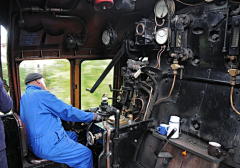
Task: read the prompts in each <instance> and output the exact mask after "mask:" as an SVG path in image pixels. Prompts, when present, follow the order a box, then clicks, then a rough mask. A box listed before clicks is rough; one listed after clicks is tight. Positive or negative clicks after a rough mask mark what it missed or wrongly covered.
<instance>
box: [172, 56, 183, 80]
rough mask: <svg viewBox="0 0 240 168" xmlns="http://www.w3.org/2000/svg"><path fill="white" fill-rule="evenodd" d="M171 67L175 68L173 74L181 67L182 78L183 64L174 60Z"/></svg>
mask: <svg viewBox="0 0 240 168" xmlns="http://www.w3.org/2000/svg"><path fill="white" fill-rule="evenodd" d="M171 68H172V70H173V74H174V75H176V74H177V70H178V69H181V73H180V79H182V74H183V68H184V66H183V65H179V64H178V61H177V60H174V61H173V64H172V65H171Z"/></svg>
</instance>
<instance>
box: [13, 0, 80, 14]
mask: <svg viewBox="0 0 240 168" xmlns="http://www.w3.org/2000/svg"><path fill="white" fill-rule="evenodd" d="M16 1H18V0H16ZM79 2H80V0H78V2H77V3H76V4H75V5H74V6H73V7H72V8H70V9H63V8H48V7H47V4H48V0H46V3H45V6H44V9H43V8H40V7H38V6H37V7H35V6H34V7H32V6H31V7H25V8H21V6H20V3H19V4H18V6H20V8H19V10H20V12H21V15H20V16H22V12H59V13H67V12H71V11H73V10H74V9H76V8H77V6H78V4H79ZM20 12H19V13H20Z"/></svg>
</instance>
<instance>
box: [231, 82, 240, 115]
mask: <svg viewBox="0 0 240 168" xmlns="http://www.w3.org/2000/svg"><path fill="white" fill-rule="evenodd" d="M233 89H234V86H232V88H231V93H230V103H231V106H232V109H233V110H234V111H235V112H236V113H237V114H238V115H240V112H239V111H237V109H236V108H235V107H234V105H233V99H232V96H233Z"/></svg>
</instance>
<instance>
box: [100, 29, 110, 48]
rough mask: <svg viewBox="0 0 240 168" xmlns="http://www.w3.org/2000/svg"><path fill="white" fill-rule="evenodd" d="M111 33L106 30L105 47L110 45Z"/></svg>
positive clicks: (103, 40) (103, 39)
mask: <svg viewBox="0 0 240 168" xmlns="http://www.w3.org/2000/svg"><path fill="white" fill-rule="evenodd" d="M110 38H111V37H110V32H109V30H104V32H103V34H102V42H103V44H104V45H109V43H110Z"/></svg>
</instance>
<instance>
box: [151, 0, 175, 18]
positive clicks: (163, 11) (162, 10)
mask: <svg viewBox="0 0 240 168" xmlns="http://www.w3.org/2000/svg"><path fill="white" fill-rule="evenodd" d="M167 4H168V7H169V10H170V13H171V15H173V14H174V12H175V3H174V1H173V0H168V1H167ZM154 13H155V15H156V17H158V18H164V17H165V16H166V15H167V14H168V8H167V6H166V4H165V1H164V0H160V1H158V2H157V3H156V5H155V7H154Z"/></svg>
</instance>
